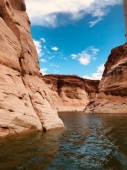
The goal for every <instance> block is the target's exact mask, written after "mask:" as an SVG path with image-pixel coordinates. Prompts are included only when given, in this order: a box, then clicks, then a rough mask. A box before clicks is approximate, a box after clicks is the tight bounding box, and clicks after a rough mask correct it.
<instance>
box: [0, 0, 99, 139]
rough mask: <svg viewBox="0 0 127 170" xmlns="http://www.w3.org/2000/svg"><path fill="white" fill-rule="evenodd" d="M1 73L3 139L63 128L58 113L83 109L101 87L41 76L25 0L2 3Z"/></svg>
mask: <svg viewBox="0 0 127 170" xmlns="http://www.w3.org/2000/svg"><path fill="white" fill-rule="evenodd" d="M0 70H1V72H0V137H4V136H7V135H10V134H21V133H24V132H28V131H31V130H32V131H33V130H36V131H43V130H44V131H47V130H51V129H56V128H63V127H64V124H63V122H62V120H61V119H60V118H59V117H58V113H57V111H65V110H67V111H72V110H83V109H84V108H85V106H86V105H87V104H88V102H89V100H91V98H92V97H93V96H95V94H96V91H97V87H98V84H99V82H98V81H90V80H84V79H81V78H79V77H77V76H58V75H57V76H56V75H54V76H52V75H49V76H42V74H40V72H39V70H40V68H39V62H38V56H37V52H36V49H35V45H34V43H33V40H32V37H31V33H30V21H29V18H28V16H27V13H26V6H25V2H24V0H0ZM74 107H75V108H74ZM73 108H74V109H73Z"/></svg>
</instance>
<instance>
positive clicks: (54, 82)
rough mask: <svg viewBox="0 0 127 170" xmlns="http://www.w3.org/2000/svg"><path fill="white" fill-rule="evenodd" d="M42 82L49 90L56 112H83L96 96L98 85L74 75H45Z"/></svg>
mask: <svg viewBox="0 0 127 170" xmlns="http://www.w3.org/2000/svg"><path fill="white" fill-rule="evenodd" d="M43 80H44V82H45V83H46V85H47V86H48V87H49V89H50V90H51V93H52V95H51V96H52V100H53V102H54V106H55V107H56V109H57V110H58V111H83V110H84V108H85V107H86V105H87V104H88V103H89V101H90V100H92V98H94V97H95V96H96V93H97V90H98V85H99V81H96V80H87V79H83V78H81V77H78V76H76V75H45V76H44V77H43Z"/></svg>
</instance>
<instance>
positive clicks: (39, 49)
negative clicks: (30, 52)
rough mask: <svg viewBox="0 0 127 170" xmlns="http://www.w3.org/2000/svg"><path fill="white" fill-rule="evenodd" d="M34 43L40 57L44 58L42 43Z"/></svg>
mask: <svg viewBox="0 0 127 170" xmlns="http://www.w3.org/2000/svg"><path fill="white" fill-rule="evenodd" d="M33 41H34V44H35V47H36V50H37V53H38V56H39V57H40V56H43V52H42V48H41V42H40V41H37V40H33Z"/></svg>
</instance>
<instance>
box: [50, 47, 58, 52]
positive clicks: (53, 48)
mask: <svg viewBox="0 0 127 170" xmlns="http://www.w3.org/2000/svg"><path fill="white" fill-rule="evenodd" d="M51 49H52V50H53V51H58V50H59V48H58V47H52V48H51Z"/></svg>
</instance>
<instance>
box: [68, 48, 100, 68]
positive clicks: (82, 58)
mask: <svg viewBox="0 0 127 170" xmlns="http://www.w3.org/2000/svg"><path fill="white" fill-rule="evenodd" d="M98 52H99V49H97V48H95V47H93V46H90V47H88V48H86V49H85V50H84V51H82V52H81V53H78V54H72V55H71V57H72V59H75V60H78V61H79V62H80V64H82V65H88V64H89V63H90V62H91V60H93V61H95V56H96V55H97V54H98Z"/></svg>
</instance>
